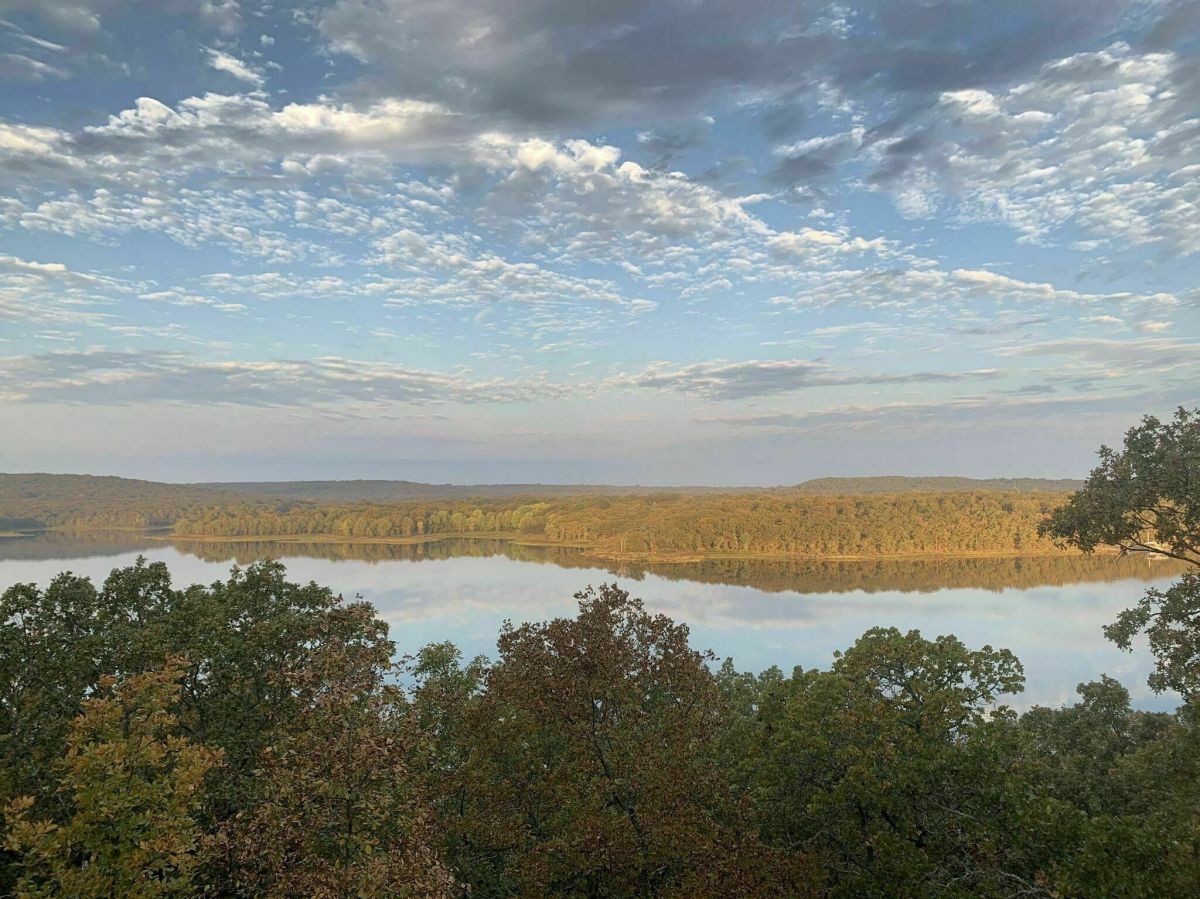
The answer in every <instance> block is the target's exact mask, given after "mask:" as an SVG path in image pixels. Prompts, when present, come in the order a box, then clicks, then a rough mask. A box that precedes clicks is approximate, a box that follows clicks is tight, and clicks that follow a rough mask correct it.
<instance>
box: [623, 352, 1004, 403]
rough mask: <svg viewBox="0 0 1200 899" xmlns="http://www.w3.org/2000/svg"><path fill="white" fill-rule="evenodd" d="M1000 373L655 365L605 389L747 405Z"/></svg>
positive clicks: (793, 362)
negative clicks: (802, 394) (806, 393)
mask: <svg viewBox="0 0 1200 899" xmlns="http://www.w3.org/2000/svg"><path fill="white" fill-rule="evenodd" d="M999 374H1000V372H998V371H996V370H994V369H981V370H979V371H970V372H907V373H899V372H897V373H886V374H869V373H862V372H844V371H839V370H837V369H835V368H833V367H832V366H830V365H828V364H827V363H824V362H818V361H811V360H805V359H781V360H756V359H752V360H749V361H746V362H722V361H716V362H697V363H694V364H691V365H684V366H679V367H675V366H673V365H672V364H671V363H667V362H657V363H654V364H653V365H650V366H649V367H648V368H646V369H644V370H643V371H641V372H638V373H636V374H631V375H618V376H616V377H614V378H611V379H609V381H608V382H607V385H608V386H610V387H615V388H626V389H637V390H672V391H677V392H679V393H685V394H688V395H690V396H695V397H699V398H703V399H710V400H745V399H750V398H753V397H761V396H769V395H772V394H779V393H791V392H794V391H797V390H807V389H811V388H817V387H847V386H851V385H856V384H874V385H882V384H913V383H945V382H960V381H976V380H990V379H992V378H995V377H997V376H998V375H999Z"/></svg>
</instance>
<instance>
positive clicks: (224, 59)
mask: <svg viewBox="0 0 1200 899" xmlns="http://www.w3.org/2000/svg"><path fill="white" fill-rule="evenodd" d="M204 52H205V54H206V55H207V56H208V65H209V67H210V68H213V69H216V70H217V71H218V72H224V73H225V74H227V75H232V76H233V77H234V78H236V79H238V80H239V81H245V82H246V83H247V84H250V85H253V86H254V87H257V88H262V87H263V85H265V84H266V78H264V77H263V74H262V72H260V71H258V70H257V69H254V68H251V67H250V66H248V65H247V64H246V63H244V62H242V60H240V59H238V58H237V57H235V56H230V55H229V54H228V53H226V52H224V51H223V50H216V49H214V48H212V47H205V48H204Z"/></svg>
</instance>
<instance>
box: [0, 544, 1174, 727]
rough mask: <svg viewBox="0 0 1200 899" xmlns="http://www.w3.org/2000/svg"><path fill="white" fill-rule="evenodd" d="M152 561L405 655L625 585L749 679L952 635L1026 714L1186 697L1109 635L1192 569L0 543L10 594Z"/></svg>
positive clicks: (1089, 562) (480, 638)
mask: <svg viewBox="0 0 1200 899" xmlns="http://www.w3.org/2000/svg"><path fill="white" fill-rule="evenodd" d="M139 554H141V555H145V556H146V557H147V558H149V559H151V560H154V561H160V560H161V561H163V562H166V563H167V564H168V566H169V567H170V569H171V571H172V573H173V575H174V578H175V582H176V584H177V585H182V584H188V583H193V582H205V583H207V582H211V581H213V580H217V579H220V578H223V577H224V576H225V575H226V573H227V572H228V570H229V567H230V565H231V564H233V563H234V562H242V563H244V562H247V561H249V560H251V559H253V558H255V557H256V556H258V555H270V556H272V557H275V558H281V559H283V560H284V562H285V563H286V564H287V566H288V570H289V573H290V575H291V577H292V578H293V579H295V580H300V581H308V580H314V581H317V582H318V583H321V584H327V585H329V586H330V587H332V588H333V589H334V590H336V591H339V592H341V593H342V594H343V595H345V596H347V597H350V596H354V595H355V594H360V595H362V596H363V597H364V598H366V599H368V600H370V601H371V602H372V603H374V604H375V606H376V607H377V608H378V609H379V610H380V613H381V614H382V616H383V617H384V618H386V619H387V620H388V622H389V623H390V624H391V626H392V636H393V638H394V639H395V640H396V642H397V645H398V646H399V647H400V649H401V651H404V652H409V651H412V650H414V649H416V648H418V647H420V646H421V645H423V644H425V643H428V642H431V641H435V640H447V639H448V640H452V641H454V642H455V643H456V644H458V646H459V647H460V648H461V649H462V650H463V652H464V653H465V654H467V655H474V654H477V653H483V654H486V655H494V649H495V638H496V633H497V630H498V629H499V627H500V625H501V623H502V622H503V621H504V620H505V619H510V620H512V621H514V622H520V621H526V620H531V619H542V618H546V617H550V616H555V615H566V614H570V613H571V612H572V611H573V610H574V608H575V603H574V600H573V599H572V595H573V594H574V592H575V591H576V590H579V589H581V588H582V587H584V586H586V585H587V584H589V583H592V584H598V583H600V582H601V581H612V580H617V581H618V582H619V583H621V584H622V586H624V587H625V588H626V589H628V590H630V591H631V592H633V593H634V594H636V595H639V596H641V597H642V598H643V599H644V600H645V601H646V605H647V607H648V608H649V609H651V610H652V611H661V612H665V613H666V614H668V615H671V616H672V617H675V618H676V619H678V620H682V621H686V622H687V623H688V624H689V625H690V626H691V628H692V641H693V644H694V645H696V646H698V647H702V648H710V649H712V650H713V651H714V652H716V653H717V654H718V655H719V656H722V657H724V656H732V657H733V659H734V661H735V662H736V663H737V665H738V667H739V668H741V669H750V670H756V671H757V670H761V669H763V668H766V667H768V666H770V665H779V666H780V667H782V668H784V669H785V670H788V669H790V668H791V667H792V666H794V665H803V666H805V667H814V666H820V667H824V666H827V665H828V664H829V662H830V660H831V656H832V653H833V652H834V651H835V650H837V649H844V648H845V647H847V646H849V645H850V644H851V643H853V641H854V640H855V639H856V638H857V637H858V636H859V635H860V634H861V633H862V632H863V631H864V630H866V629H867V628H869V627H873V626H875V625H884V626H895V627H899V628H902V629H909V628H917V629H919V630H921V631H922V632H923V633H924V634H926V635H927V636H933V635H937V634H946V633H952V634H956V635H957V636H958V637H959V638H961V639H962V640H964V641H965V642H966V643H967V644H968V645H969V646H979V645H981V644H984V643H990V644H992V645H993V646H1004V647H1008V648H1009V649H1011V650H1013V651H1014V652H1015V653H1016V654H1017V656H1018V657H1019V658H1020V659H1021V661H1022V662H1023V663H1024V665H1025V672H1026V677H1027V685H1026V691H1025V693H1024V694H1023V695H1022V696H1020V697H1019V698H1018V701H1017V702H1015V703H1013V704H1014V705H1018V706H1022V707H1023V706H1027V705H1032V704H1035V703H1038V704H1050V705H1057V704H1061V703H1064V702H1069V701H1071V700H1072V698H1073V697H1074V687H1075V684H1077V683H1079V682H1080V681H1084V680H1091V679H1094V678H1096V677H1098V676H1099V675H1100V674H1101V673H1106V674H1109V675H1111V676H1113V677H1116V678H1118V679H1119V680H1120V681H1121V682H1122V683H1124V684H1125V685H1126V686H1127V687H1128V688H1129V690H1130V692H1131V693H1132V694H1133V696H1134V698H1135V701H1136V703H1137V704H1138V705H1139V706H1141V707H1143V708H1171V707H1173V706H1174V704H1175V703H1174V699H1173V697H1168V696H1155V695H1154V694H1153V693H1151V692H1150V691H1149V690H1148V689H1147V687H1146V686H1145V681H1146V675H1147V674H1148V672H1149V669H1150V663H1149V656H1148V654H1147V653H1146V651H1145V649H1144V647H1143V648H1141V649H1140V650H1138V651H1135V652H1134V653H1133V654H1132V655H1131V654H1128V653H1122V652H1120V651H1118V650H1117V649H1115V648H1114V647H1113V646H1112V645H1111V644H1110V643H1108V642H1107V641H1106V640H1105V639H1104V636H1103V634H1102V633H1101V630H1100V629H1101V626H1102V625H1104V624H1106V623H1108V622H1110V621H1112V619H1113V618H1114V617H1115V615H1116V614H1117V613H1118V612H1119V611H1120V610H1121V609H1123V608H1125V607H1126V606H1128V605H1130V604H1131V603H1132V602H1133V601H1134V600H1135V599H1136V598H1137V597H1138V596H1139V595H1141V593H1142V591H1143V590H1144V589H1145V588H1146V587H1147V586H1149V585H1152V584H1153V585H1159V586H1162V585H1165V584H1167V583H1169V582H1170V581H1171V579H1172V577H1173V576H1174V575H1175V574H1176V573H1177V570H1178V569H1177V568H1175V567H1172V566H1170V565H1168V564H1167V563H1164V562H1152V561H1147V560H1145V559H1125V560H1118V559H1113V558H1093V559H1080V558H1063V559H1030V560H1012V559H968V560H911V561H902V562H865V563H796V562H788V563H782V562H765V561H758V562H741V561H738V562H707V563H694V564H687V565H660V566H653V565H651V566H645V565H643V566H636V567H629V566H624V567H622V566H618V567H612V568H609V567H605V566H604V563H601V562H598V561H596V560H591V559H588V558H586V557H584V556H582V555H581V554H579V553H575V552H571V551H563V550H547V549H534V548H528V547H519V546H512V545H507V544H503V543H501V542H498V541H443V542H440V543H433V544H427V545H424V546H417V547H413V546H336V545H320V544H316V545H307V546H298V545H289V544H261V543H260V544H196V543H192V544H188V543H179V544H174V545H172V544H166V543H163V542H160V541H155V540H151V539H149V538H140V537H130V536H129V535H96V534H91V535H87V537H86V538H81V537H69V536H64V535H47V536H43V537H34V538H17V539H0V586H8V585H10V584H13V583H17V582H30V581H32V582H37V583H41V584H44V583H46V582H47V581H48V580H49V579H50V578H51V577H52V576H53V575H54V574H57V573H58V572H60V571H64V570H70V571H73V572H75V573H76V574H82V575H87V576H90V577H92V578H93V579H94V580H96V581H100V580H103V578H104V577H105V576H107V574H108V573H109V572H110V571H111V570H112V569H113V568H115V567H120V566H124V565H129V564H131V563H132V562H133V561H134V559H136V557H137V556H138V555H139Z"/></svg>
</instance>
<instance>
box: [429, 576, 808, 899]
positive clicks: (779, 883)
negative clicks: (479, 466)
mask: <svg viewBox="0 0 1200 899" xmlns="http://www.w3.org/2000/svg"><path fill="white" fill-rule="evenodd" d="M576 598H577V599H578V601H579V614H578V616H577V617H575V618H559V619H555V620H553V621H549V622H542V623H534V624H524V625H522V626H520V627H512V626H511V625H506V626H505V628H504V630H503V632H502V633H501V636H500V640H499V644H498V649H499V658H498V660H497V661H496V662H495V663H494V664H493V665H492V666H491V667H490V668H489V669H488V670H487V673H486V677H485V679H484V685H483V691H482V693H481V695H480V696H479V698H478V701H477V702H474V703H472V704H471V705H470V706H469V708H468V711H467V716H466V730H467V732H468V734H469V737H468V740H469V743H468V745H469V747H470V748H469V754H468V756H467V757H466V759H465V760H464V762H463V764H462V768H461V771H460V775H459V777H460V782H461V784H462V786H463V789H464V791H465V793H466V795H467V797H468V799H467V802H466V804H465V807H464V810H463V813H462V814H460V815H458V816H456V817H455V816H451V817H448V818H447V819H446V820H447V826H448V827H450V828H452V829H453V831H454V838H455V840H456V844H457V846H458V847H459V849H458V853H457V859H456V860H457V862H458V866H459V869H460V870H463V871H465V872H467V874H468V876H469V877H468V879H469V880H470V881H471V883H472V886H473V887H474V888H475V890H476V891H477V894H479V895H546V896H549V895H560V896H596V897H607V896H613V897H616V896H639V897H648V896H665V895H681V896H682V895H701V896H702V895H747V896H750V895H778V894H780V893H783V894H791V895H804V894H805V890H806V889H807V887H806V884H805V878H806V877H807V871H806V869H805V868H804V866H803V864H802V863H800V862H798V861H797V860H796V859H791V860H789V859H787V858H784V857H781V856H773V855H771V853H770V852H769V851H768V850H766V849H765V847H761V846H759V845H758V844H757V842H756V841H755V840H753V839H748V840H744V839H742V838H741V837H742V836H744V834H743V835H740V834H739V833H738V832H737V829H736V828H735V827H734V826H733V823H734V816H735V814H736V809H735V808H734V807H733V799H732V796H731V795H730V793H729V790H728V788H727V785H726V783H725V782H724V781H723V779H722V777H721V773H720V771H719V770H718V769H717V768H716V766H715V765H713V764H712V761H711V755H710V753H711V745H712V741H713V737H714V734H715V732H716V730H717V728H718V727H719V724H720V720H721V698H720V694H719V692H718V690H717V688H716V683H715V680H714V678H713V675H712V673H711V672H710V671H709V669H708V667H707V663H708V662H709V661H710V659H711V655H710V654H708V653H704V652H699V651H697V650H694V649H692V648H691V647H690V646H689V645H688V630H687V627H686V626H684V625H680V624H676V623H674V622H673V621H671V620H670V619H668V618H666V617H664V616H662V615H651V614H649V613H647V612H646V611H645V610H644V608H643V607H642V604H641V602H640V601H639V600H637V599H633V598H631V597H630V596H629V594H628V593H626V592H625V591H623V590H621V589H619V588H617V587H616V586H610V585H603V586H601V587H600V588H599V589H598V590H596V589H592V588H588V589H587V590H586V591H584V592H582V593H579V594H577V597H576Z"/></svg>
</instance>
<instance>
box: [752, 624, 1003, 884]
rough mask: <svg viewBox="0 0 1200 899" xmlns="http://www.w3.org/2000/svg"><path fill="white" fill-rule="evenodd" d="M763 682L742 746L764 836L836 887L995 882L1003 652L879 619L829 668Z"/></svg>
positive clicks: (997, 880)
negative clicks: (799, 854)
mask: <svg viewBox="0 0 1200 899" xmlns="http://www.w3.org/2000/svg"><path fill="white" fill-rule="evenodd" d="M765 685H766V687H767V691H766V692H765V693H764V695H763V696H762V697H761V698H760V699H759V700H758V703H757V704H758V706H759V711H758V713H757V716H756V717H757V727H756V728H755V729H754V730H753V732H752V733H751V734H750V735H749V736H748V739H747V741H746V749H745V753H746V755H747V756H748V757H749V758H750V759H751V762H750V766H749V767H750V769H751V776H752V778H753V789H754V792H755V805H756V808H757V810H758V816H759V823H760V827H761V828H762V832H763V834H764V836H765V838H766V839H767V840H768V841H769V842H770V843H772V844H773V845H777V846H783V847H789V848H792V849H794V850H802V851H808V852H811V853H813V854H815V855H816V857H817V858H819V859H820V860H821V863H822V867H823V868H824V870H825V872H826V874H827V876H828V877H829V880H830V889H831V894H832V895H835V896H854V897H859V896H880V897H884V896H886V897H897V896H913V897H916V896H927V895H947V896H974V895H990V894H1001V895H1003V894H1004V891H1003V889H1001V884H1000V881H1001V880H1003V879H1005V878H1006V877H1009V878H1011V877H1012V876H1013V875H1012V874H1011V873H1010V872H1005V871H1003V870H1002V867H1001V866H1000V864H999V862H998V857H999V855H1000V854H1001V853H1002V851H1003V847H1002V846H1001V845H1000V841H999V840H997V839H996V838H995V837H996V834H995V832H994V829H993V827H992V825H991V823H990V821H989V819H990V818H991V816H993V815H994V814H995V811H996V810H997V809H999V807H1000V805H1001V802H1002V798H1001V792H1002V790H1003V785H1004V778H1003V776H1002V774H1001V772H1002V771H1003V767H1004V764H1003V760H1004V758H1005V757H1006V756H1005V751H1004V750H1005V741H1004V739H1003V738H1004V737H1005V735H1006V732H1007V731H1008V730H1009V729H1010V727H1009V724H1010V722H1011V718H1012V716H1011V713H1010V712H1008V711H1007V710H1006V709H1004V708H1003V707H1002V706H1001V707H997V706H995V701H996V700H997V699H998V698H999V697H1001V696H1003V695H1005V694H1011V693H1015V692H1018V691H1020V690H1021V689H1022V687H1023V676H1022V671H1021V666H1020V663H1019V662H1018V661H1017V659H1016V658H1015V657H1014V656H1013V655H1012V654H1011V653H1010V652H1008V651H1007V650H994V649H992V648H991V647H989V646H985V647H983V648H982V649H979V650H969V649H967V648H966V647H965V646H964V645H963V644H962V643H961V642H960V641H958V640H957V639H955V638H954V637H939V638H937V639H936V640H926V639H924V638H923V637H921V635H920V634H919V633H918V632H916V631H910V632H908V633H907V634H905V633H901V632H900V631H898V630H896V629H894V628H875V629H873V630H870V631H868V632H867V633H866V634H864V635H863V637H862V638H861V639H859V640H858V642H856V643H855V644H854V645H853V646H852V647H851V648H850V649H848V650H847V651H846V652H845V653H839V654H838V655H837V658H836V660H835V662H834V664H833V667H832V668H831V669H830V670H829V671H804V670H800V669H797V671H796V672H795V673H794V674H793V676H792V677H791V678H787V679H784V680H782V681H781V680H779V679H778V677H777V676H774V675H772V676H770V677H768V678H766V680H765Z"/></svg>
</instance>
